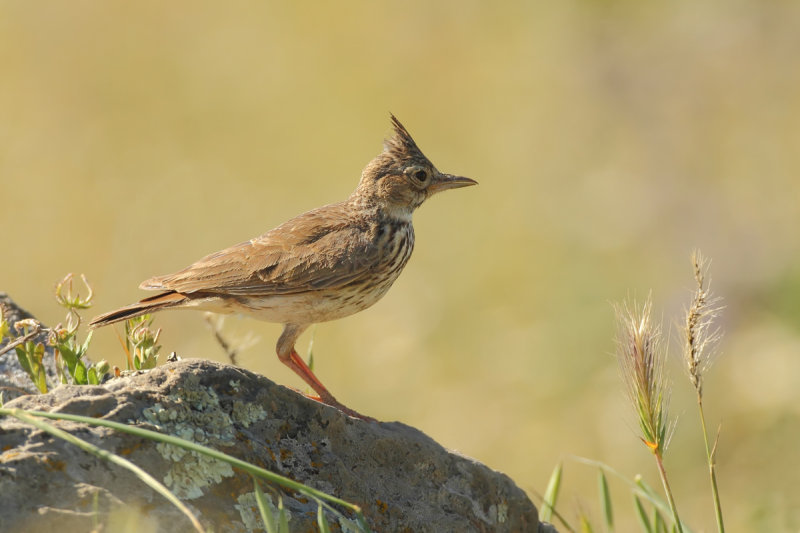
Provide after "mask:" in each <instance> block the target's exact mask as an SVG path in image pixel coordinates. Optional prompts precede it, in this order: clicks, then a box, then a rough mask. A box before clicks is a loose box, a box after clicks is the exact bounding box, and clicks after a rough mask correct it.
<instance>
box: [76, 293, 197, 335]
mask: <svg viewBox="0 0 800 533" xmlns="http://www.w3.org/2000/svg"><path fill="white" fill-rule="evenodd" d="M187 300H188V298H187V297H186V296H185V295H183V294H180V293H178V292H174V291H170V292H164V293H161V294H156V295H155V296H150V297H149V298H145V299H143V300H141V301H139V302H136V303H135V304H131V305H129V306H126V307H122V308H120V309H117V310H116V311H111V312H109V313H104V314H102V315H100V316H96V317H94V318H93V319H92V321H91V322H89V327H90V328H92V329H94V328H99V327H103V326H107V325H109V324H114V323H115V322H122V321H123V320H128V319H129V318H134V317H137V316H141V315H146V314H149V313H153V312H155V311H160V310H162V309H168V308H170V307H176V306H179V305H181V304H182V303H184V302H186V301H187Z"/></svg>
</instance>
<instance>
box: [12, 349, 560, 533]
mask: <svg viewBox="0 0 800 533" xmlns="http://www.w3.org/2000/svg"><path fill="white" fill-rule="evenodd" d="M5 407H7V408H12V407H19V408H23V409H35V410H42V411H52V412H62V413H74V414H82V415H88V416H93V417H103V418H105V419H108V420H115V421H118V422H124V423H132V424H136V425H140V426H142V427H147V428H151V429H158V430H160V431H162V432H165V433H169V434H173V435H177V436H181V437H183V438H187V439H189V440H193V441H195V442H198V443H202V444H205V445H208V446H211V447H213V448H216V449H219V450H221V451H224V452H226V453H228V454H231V455H233V456H235V457H238V458H240V459H243V460H245V461H247V462H250V463H253V464H256V465H259V466H262V467H264V468H267V469H268V470H271V471H273V472H277V473H280V474H283V475H285V476H288V477H290V478H292V479H295V480H297V481H300V482H302V483H305V484H307V485H309V486H311V487H314V488H317V489H320V490H323V491H325V492H327V493H329V494H333V495H335V496H337V497H339V498H342V499H344V500H346V501H349V502H352V503H357V504H358V505H360V506H362V509H363V511H364V514H365V515H366V517H367V520H368V522H369V524H370V526H371V527H372V528H373V530H374V531H388V532H399V531H409V532H411V531H413V532H417V531H421V532H427V531H431V532H448V531H457V532H469V531H498V532H499V531H537V530H539V528H540V524H539V521H538V514H537V511H536V508H535V507H534V506H533V504H532V503H531V501H530V500H529V499H528V497H527V496H526V495H525V493H524V492H523V491H522V490H521V489H519V488H518V487H517V486H516V485H515V484H514V483H513V481H512V480H511V479H509V478H508V477H507V476H505V475H504V474H501V473H499V472H496V471H493V470H491V469H490V468H488V467H486V466H484V465H483V464H481V463H478V462H477V461H474V460H472V459H469V458H467V457H464V456H462V455H459V454H456V453H453V452H450V451H447V450H445V449H444V448H443V447H442V446H440V445H439V444H437V443H436V442H434V441H433V440H432V439H430V438H429V437H427V436H426V435H425V434H423V433H422V432H420V431H418V430H416V429H414V428H411V427H409V426H406V425H404V424H401V423H399V422H392V423H375V422H365V421H362V420H357V419H353V418H350V417H347V416H345V415H343V414H342V413H340V412H339V411H337V410H335V409H332V408H330V407H328V406H325V405H321V404H319V403H317V402H315V401H313V400H310V399H308V398H306V397H304V396H302V395H300V394H298V393H297V392H294V391H292V390H290V389H287V388H285V387H282V386H279V385H276V384H274V383H273V382H271V381H270V380H268V379H266V378H264V377H261V376H258V375H255V374H253V373H251V372H248V371H246V370H242V369H240V368H237V367H233V366H230V365H224V364H220V363H215V362H211V361H204V360H184V361H178V362H174V363H168V364H166V365H164V366H162V367H159V368H157V369H154V370H152V371H149V372H146V373H139V374H137V375H132V376H127V377H121V378H116V379H113V380H111V381H109V382H108V383H106V384H104V385H103V386H72V385H62V386H60V387H58V388H56V389H55V390H54V391H52V392H51V393H49V394H45V395H29V396H23V397H20V398H18V399H16V400H13V401H11V402H7V403H6V406H5ZM54 423H55V424H56V425H57V426H58V427H60V428H62V429H65V430H67V431H69V432H71V433H73V434H75V435H77V436H79V437H80V438H82V439H85V440H88V441H90V442H92V443H93V444H96V445H98V446H100V447H102V448H104V449H105V450H108V451H111V452H114V453H116V454H119V455H121V456H123V457H125V458H127V459H129V460H131V461H132V462H134V463H135V464H137V465H139V466H141V467H142V468H143V469H144V470H146V471H147V472H149V473H151V474H153V475H154V476H155V477H156V478H157V479H159V481H162V482H163V483H164V484H165V485H167V486H168V487H169V488H170V489H172V491H173V492H174V493H175V494H177V495H178V496H179V497H180V498H181V499H182V500H183V501H184V502H185V503H186V504H187V505H188V506H189V508H190V509H192V510H193V511H194V512H195V514H196V516H198V517H199V518H200V520H201V522H203V523H204V525H207V526H209V527H211V528H212V529H213V531H215V532H245V531H260V530H261V524H260V519H259V518H258V513H257V511H256V508H255V500H254V493H253V490H254V488H253V481H252V479H251V478H250V477H249V475H247V474H245V473H244V472H240V471H237V470H235V469H231V468H230V467H229V466H227V464H223V463H219V462H217V461H216V460H210V459H206V458H201V457H199V456H196V455H195V454H193V453H188V452H184V451H183V450H181V449H177V448H174V447H171V446H165V445H163V444H155V443H153V442H151V441H149V440H145V439H141V438H139V437H134V436H132V435H128V434H123V433H119V432H115V431H113V430H110V429H105V428H99V427H89V426H85V425H83V424H77V423H72V422H64V421H58V422H54ZM266 494H267V497H268V498H272V500H273V503H277V495H280V496H281V498H282V500H283V504H284V506H285V507H286V508H287V509H288V510H289V512H290V516H291V519H290V522H289V524H290V527H291V530H292V531H315V530H316V526H315V517H316V510H317V506H316V504H315V503H314V501H313V500H312V501H309V500H308V499H307V498H305V497H303V496H302V495H301V494H298V493H295V492H293V491H289V490H283V489H280V488H277V487H276V488H275V490H273V491H272V492H271V493H270V492H269V491H267V492H266ZM0 495H2V497H0V531H48V530H50V529H56V528H57V529H58V531H59V533H67V532H71V531H90V530H91V529H92V528H93V524H94V523H96V522H98V521H99V523H101V524H105V525H106V528H105V529H104V530H105V531H112V530H115V527H113V524H115V523H116V524H124V527H125V529H126V530H128V531H170V532H172V531H190V530H191V526H190V523H189V521H188V520H187V519H186V517H185V516H183V515H182V514H180V512H179V511H178V510H177V509H175V508H174V507H173V506H172V505H171V504H169V503H168V502H167V501H166V500H164V499H163V498H162V497H161V496H160V495H158V494H157V493H155V492H154V491H152V490H151V489H150V488H148V487H147V486H145V485H144V484H143V483H142V482H141V481H140V480H139V479H138V478H136V477H134V476H133V475H132V474H130V473H129V472H128V471H127V470H124V469H122V468H120V467H118V466H115V465H113V464H111V463H108V462H106V461H103V460H101V459H98V458H96V457H95V456H93V455H90V454H88V453H86V452H83V451H82V450H80V449H79V448H77V447H75V446H73V445H71V444H68V443H66V442H64V441H62V440H60V439H56V438H53V437H51V436H50V435H49V434H47V433H43V432H42V431H40V430H38V429H35V428H33V427H31V426H29V425H27V424H24V423H22V422H20V421H18V420H17V419H14V418H11V417H5V418H2V419H0ZM345 515H346V513H345ZM109 524H112V525H109ZM132 524H134V525H133V526H132ZM348 526H349V523H348V522H347V521H339V522H334V529H335V530H342V531H350V529H349V527H348ZM131 527H133V529H131ZM121 528H122V526H120V527H119V528H116V529H117V530H119V529H121ZM541 531H545V529H544V526H543V525H542V529H541ZM551 531H554V530H551Z"/></svg>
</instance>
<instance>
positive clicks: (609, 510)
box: [597, 468, 614, 533]
mask: <svg viewBox="0 0 800 533" xmlns="http://www.w3.org/2000/svg"><path fill="white" fill-rule="evenodd" d="M597 483H598V489H599V491H600V506H601V507H602V508H603V519H604V520H605V524H606V531H607V532H608V533H612V532H613V531H614V509H613V506H612V503H611V492H610V491H609V489H608V479H607V478H606V474H605V472H603V469H602V468H601V469H600V470H599V471H598V477H597Z"/></svg>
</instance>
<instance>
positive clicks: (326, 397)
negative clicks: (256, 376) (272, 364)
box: [278, 347, 375, 422]
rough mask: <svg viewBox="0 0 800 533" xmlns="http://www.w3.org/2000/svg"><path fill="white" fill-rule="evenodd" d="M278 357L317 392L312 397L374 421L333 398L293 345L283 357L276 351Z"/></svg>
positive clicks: (372, 419) (348, 413)
mask: <svg viewBox="0 0 800 533" xmlns="http://www.w3.org/2000/svg"><path fill="white" fill-rule="evenodd" d="M278 358H279V359H280V360H281V362H282V363H283V364H285V365H286V366H288V367H289V368H291V369H292V370H293V371H294V373H295V374H297V375H298V376H300V378H301V379H302V380H303V381H305V382H306V383H307V384H308V386H309V387H311V388H312V389H314V392H316V393H317V395H318V396H319V398H313V397H312V398H313V399H318V400H319V401H320V402H322V403H324V404H326V405H330V406H331V407H335V408H336V409H338V410H340V411H341V412H343V413H344V414H346V415H349V416H353V417H356V418H360V419H362V420H368V421H371V422H374V421H375V419H374V418H370V417H368V416H364V415H362V414H360V413H357V412H356V411H353V410H352V409H350V408H348V407H345V406H344V405H342V404H341V403H340V402H339V401H338V400H337V399H336V398H334V397H333V394H331V393H330V392H329V391H328V389H327V388H325V385H323V384H322V382H321V381H320V380H319V378H317V376H315V375H314V372H312V371H311V369H310V368H308V365H307V364H306V363H305V361H303V359H302V358H301V357H300V356H299V355H297V350H295V349H294V347H292V351H291V352H290V353H289V356H288V357H283V356H281V354H280V352H278Z"/></svg>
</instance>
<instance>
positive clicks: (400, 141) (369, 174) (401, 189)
mask: <svg viewBox="0 0 800 533" xmlns="http://www.w3.org/2000/svg"><path fill="white" fill-rule="evenodd" d="M392 125H393V126H394V135H393V136H392V137H391V138H390V139H387V140H386V141H385V142H384V144H383V152H381V153H380V154H379V155H378V156H377V157H375V159H373V160H372V161H370V162H369V164H368V165H367V166H366V168H365V169H364V171H363V172H362V173H361V181H360V182H359V184H358V188H357V189H356V192H355V193H354V194H356V195H357V196H360V197H361V198H363V199H368V200H369V201H373V202H377V203H378V204H380V205H381V207H383V208H385V209H387V210H389V211H393V212H397V213H398V214H400V213H406V214H409V215H410V214H411V212H412V211H414V209H416V208H417V207H419V206H420V205H421V204H422V202H424V201H425V200H426V199H428V198H429V197H430V196H432V195H434V194H436V193H437V192H440V191H444V190H447V189H457V188H459V187H467V186H469V185H477V183H478V182H477V181H475V180H473V179H470V178H465V177H462V176H453V175H451V174H444V173H442V172H439V170H437V169H436V167H435V166H433V163H431V162H430V160H429V159H428V158H427V157H425V154H423V153H422V151H421V150H420V149H419V147H418V146H417V143H415V142H414V139H412V138H411V135H410V134H409V133H408V130H406V128H405V127H404V126H403V125H402V124H401V123H400V121H399V120H397V118H396V117H395V116H394V115H392Z"/></svg>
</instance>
